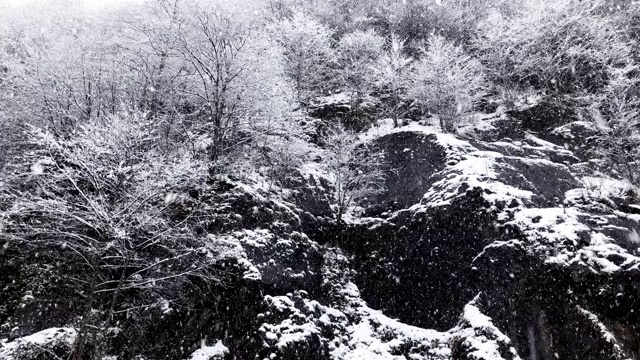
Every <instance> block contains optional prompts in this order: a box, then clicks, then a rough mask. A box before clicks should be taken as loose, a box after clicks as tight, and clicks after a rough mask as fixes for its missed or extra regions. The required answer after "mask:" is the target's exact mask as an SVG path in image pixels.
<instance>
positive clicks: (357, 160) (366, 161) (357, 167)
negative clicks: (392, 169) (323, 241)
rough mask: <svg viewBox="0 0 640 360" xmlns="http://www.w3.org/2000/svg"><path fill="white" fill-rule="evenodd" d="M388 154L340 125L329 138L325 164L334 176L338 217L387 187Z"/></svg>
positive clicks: (340, 221) (339, 218) (338, 219)
mask: <svg viewBox="0 0 640 360" xmlns="http://www.w3.org/2000/svg"><path fill="white" fill-rule="evenodd" d="M384 164H385V160H384V153H382V152H380V151H376V150H374V149H372V148H371V147H369V146H368V145H367V144H366V143H363V142H360V141H358V139H357V137H356V136H355V134H354V133H352V132H350V131H347V130H345V129H343V128H337V129H336V130H335V131H333V133H332V134H331V136H330V137H329V139H328V140H327V157H326V159H325V162H324V166H325V168H326V169H327V171H328V172H329V174H330V175H331V177H332V178H333V185H334V187H335V193H334V197H335V201H336V206H337V215H336V220H337V222H338V224H342V222H343V216H344V214H345V213H346V211H347V210H348V209H349V208H350V207H351V206H352V205H354V204H357V203H358V202H359V201H362V200H365V199H367V198H368V197H369V196H372V195H375V194H378V193H380V192H381V191H383V190H384V189H385V184H384V181H385V178H386V174H385V171H384V168H383V167H384Z"/></svg>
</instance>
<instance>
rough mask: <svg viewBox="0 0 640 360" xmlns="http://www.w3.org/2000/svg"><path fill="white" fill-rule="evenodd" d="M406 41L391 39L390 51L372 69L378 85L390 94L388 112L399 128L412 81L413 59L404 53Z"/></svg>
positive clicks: (395, 37) (396, 38) (394, 37)
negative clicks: (405, 94)
mask: <svg viewBox="0 0 640 360" xmlns="http://www.w3.org/2000/svg"><path fill="white" fill-rule="evenodd" d="M403 45H404V41H401V40H400V39H399V38H398V37H397V36H393V37H392V38H391V44H390V46H389V49H388V50H387V51H386V52H385V53H384V54H383V55H382V56H381V57H380V59H379V60H378V62H377V63H375V64H374V65H373V67H372V69H373V70H374V76H375V78H376V82H377V85H378V86H379V87H380V88H382V89H383V90H387V91H388V92H389V93H390V94H389V95H390V102H391V105H390V106H389V108H388V112H389V114H390V115H391V118H392V119H393V125H394V126H395V127H398V118H399V117H400V115H401V105H402V100H403V99H402V97H403V95H404V92H405V91H406V87H407V85H408V84H409V79H410V71H411V68H410V65H411V63H412V59H411V58H410V57H407V56H405V55H404V54H403V53H402V50H403Z"/></svg>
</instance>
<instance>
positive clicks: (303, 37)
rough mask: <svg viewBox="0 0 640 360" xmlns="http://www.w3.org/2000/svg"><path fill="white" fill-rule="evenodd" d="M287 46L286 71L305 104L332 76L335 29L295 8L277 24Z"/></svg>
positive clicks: (277, 34)
mask: <svg viewBox="0 0 640 360" xmlns="http://www.w3.org/2000/svg"><path fill="white" fill-rule="evenodd" d="M275 32H276V37H277V40H278V42H279V43H280V44H281V45H282V47H283V48H284V57H285V64H286V73H287V75H288V76H289V78H291V79H292V80H293V83H294V85H295V90H296V95H297V98H298V101H299V102H301V103H303V104H305V103H307V102H308V100H309V98H310V97H313V96H314V95H319V94H321V93H322V90H323V89H326V88H327V82H329V81H330V80H331V73H332V63H333V62H334V56H335V55H334V52H333V49H332V47H331V37H332V35H333V34H332V31H331V30H330V29H328V28H327V27H326V26H324V25H322V24H320V23H319V22H318V21H316V20H315V19H313V18H312V17H310V16H308V15H305V14H303V13H302V12H295V13H294V14H293V16H292V17H291V18H289V19H286V20H283V21H280V22H279V23H278V24H277V25H276V27H275Z"/></svg>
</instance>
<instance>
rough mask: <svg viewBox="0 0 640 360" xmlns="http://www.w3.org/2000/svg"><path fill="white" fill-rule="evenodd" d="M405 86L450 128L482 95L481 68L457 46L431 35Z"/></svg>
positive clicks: (423, 110)
mask: <svg viewBox="0 0 640 360" xmlns="http://www.w3.org/2000/svg"><path fill="white" fill-rule="evenodd" d="M415 67H416V69H415V72H414V74H413V78H412V79H411V80H412V81H411V85H410V87H409V89H408V96H409V97H410V98H412V99H414V100H415V102H416V103H417V105H418V106H420V108H421V110H422V113H424V112H425V111H427V110H428V111H430V112H432V113H434V114H436V115H437V116H438V117H439V119H440V126H441V127H442V129H443V130H444V131H453V130H454V129H455V125H456V122H457V121H459V120H460V119H461V118H462V117H463V116H464V115H466V114H467V113H469V112H470V111H471V110H472V109H473V106H474V104H475V103H476V102H477V101H478V100H479V99H480V98H481V97H482V96H484V95H485V89H486V87H487V84H486V82H485V77H484V74H483V67H482V65H481V64H480V62H478V61H477V60H476V59H474V58H472V57H471V56H469V55H468V54H467V53H466V52H465V50H464V49H463V48H462V46H460V45H456V44H455V43H453V42H451V41H448V40H446V39H445V38H444V37H441V36H434V37H432V38H431V39H430V40H429V42H428V44H427V48H426V49H424V50H423V57H422V59H421V60H420V61H419V62H418V63H417V64H416V65H415Z"/></svg>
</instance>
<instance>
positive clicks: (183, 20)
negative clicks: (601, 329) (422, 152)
mask: <svg viewBox="0 0 640 360" xmlns="http://www.w3.org/2000/svg"><path fill="white" fill-rule="evenodd" d="M639 66H640V3H638V2H636V1H625V0H581V1H578V0H561V1H558V0H402V1H401V0H323V1H319V0H270V1H262V0H238V1H225V0H210V1H209V0H198V1H192V0H146V1H144V2H143V3H137V2H131V3H125V5H122V6H113V7H109V8H100V9H98V10H96V8H94V7H86V6H85V5H83V3H82V2H74V1H73V0H65V1H52V2H45V1H43V2H37V1H36V2H34V3H33V4H32V5H31V6H28V7H19V6H13V5H10V4H2V2H0V259H1V260H0V261H8V262H12V261H14V262H20V261H27V260H29V259H33V258H36V257H39V258H41V259H42V260H40V261H39V262H37V263H34V264H33V269H32V270H33V271H34V274H36V273H37V274H38V275H35V276H36V280H37V281H35V283H36V285H34V289H35V288H37V286H38V281H41V282H42V283H45V282H46V283H50V282H54V283H56V282H57V283H59V284H60V285H59V286H58V287H57V289H58V290H57V291H59V292H60V295H61V296H64V297H67V298H68V299H72V300H69V304H68V306H69V307H70V308H75V309H80V310H78V311H79V312H80V314H81V316H79V317H78V318H77V323H76V324H75V325H74V326H76V328H77V329H78V337H77V339H76V340H75V343H74V346H73V351H72V353H71V355H70V356H71V358H73V359H84V358H89V357H91V358H93V359H100V358H101V357H100V356H103V355H105V354H106V352H107V347H108V346H111V345H109V344H110V343H109V344H107V343H108V342H107V341H106V340H105V339H110V337H113V336H115V335H114V334H113V333H112V332H114V331H117V328H118V327H119V328H121V329H123V328H126V329H128V330H127V332H128V334H129V335H128V336H131V338H132V339H136V336H138V335H135V334H138V333H140V334H142V333H143V332H144V331H148V329H146V328H144V327H145V326H148V324H145V323H144V321H143V319H145V316H146V315H145V314H147V313H148V312H149V311H150V310H149V309H161V308H162V306H163V304H165V303H166V302H171V304H172V306H174V307H176V308H183V309H189V308H194V307H197V306H198V305H197V304H198V303H199V302H201V301H203V300H202V298H204V297H206V295H205V294H206V293H207V291H211V290H210V289H215V288H224V287H225V286H227V285H229V284H230V283H231V282H233V279H234V278H235V277H237V276H238V274H235V273H233V270H231V269H232V268H231V267H228V268H225V267H224V266H222V267H221V266H220V257H219V253H220V251H219V249H214V248H212V247H211V245H210V243H209V242H208V239H209V237H207V234H206V232H207V231H204V230H203V229H204V228H207V226H208V225H211V224H208V223H207V221H208V220H207V216H208V213H210V212H211V211H214V209H215V208H216V206H218V204H216V203H215V202H212V201H210V199H211V197H210V196H209V195H208V194H210V193H214V192H217V191H221V190H220V186H221V185H220V184H223V183H224V181H226V180H232V181H247V182H250V181H263V182H264V183H265V184H267V185H266V187H267V190H268V192H270V193H272V194H274V195H273V196H274V197H277V196H279V195H278V194H282V193H283V192H286V189H285V188H286V184H287V179H288V176H289V174H290V173H291V172H293V171H295V170H296V169H297V168H299V167H300V166H301V165H302V164H303V163H304V162H308V161H315V162H317V164H318V166H319V168H320V169H322V170H323V171H326V173H327V174H329V175H330V178H331V179H332V181H333V198H332V199H331V201H332V208H333V210H334V219H333V221H334V222H335V224H336V230H335V231H340V229H341V228H342V224H343V223H344V222H345V220H344V217H345V216H346V213H347V212H348V211H349V209H350V208H352V207H353V206H356V205H358V204H360V203H363V202H366V200H367V199H368V197H371V196H373V195H375V194H376V193H377V192H379V191H381V189H382V188H383V187H384V185H383V181H384V177H385V176H386V173H385V172H384V171H383V170H382V166H383V165H384V162H385V159H384V157H383V156H382V154H380V153H378V152H377V151H376V150H374V149H370V148H369V147H368V146H367V145H366V144H364V143H362V142H360V141H359V139H360V137H359V136H360V134H361V133H362V132H363V131H366V130H367V129H371V128H375V127H376V126H378V121H379V120H381V119H391V121H392V122H393V126H395V127H403V126H406V125H408V124H410V123H414V122H419V123H421V124H428V125H430V126H433V127H435V128H438V129H439V131H441V132H446V133H451V134H456V133H457V132H458V128H459V127H460V126H463V125H464V126H469V125H471V126H473V124H474V121H475V119H476V116H477V114H482V113H491V112H492V111H494V110H495V109H496V108H497V107H502V108H504V109H506V111H515V110H517V109H518V107H519V106H521V104H522V103H523V102H526V101H528V100H527V99H536V101H537V103H539V104H543V106H541V107H539V108H537V110H536V113H535V114H534V115H535V116H533V118H534V119H535V121H533V120H532V121H531V123H530V124H528V125H527V126H530V128H529V130H531V131H533V132H537V133H540V132H544V131H547V130H548V129H550V128H552V127H555V126H559V125H562V124H563V123H566V122H569V121H576V120H582V121H586V122H591V123H593V124H595V126H596V127H597V128H598V129H599V130H600V131H601V133H602V136H600V137H599V138H598V139H597V141H596V143H594V144H593V146H592V147H591V148H590V149H589V151H590V153H589V156H590V157H591V158H592V159H594V161H595V165H594V166H597V167H598V168H599V169H601V170H602V171H604V172H606V173H608V174H611V176H613V177H615V178H618V179H623V180H626V181H629V182H630V183H631V184H634V185H636V186H640V122H639V121H640V117H639V111H640V104H639V103H638V102H639V101H640V100H639V99H640V98H639V95H640V82H639V79H640V78H639V76H640V73H639V71H640V69H639ZM332 99H333V100H332ZM335 99H339V100H340V101H341V105H340V107H336V108H332V107H331V104H330V102H331V101H334V100H335ZM322 109H325V110H326V109H329V110H328V111H330V113H329V115H326V114H324V115H323V116H313V115H314V113H315V112H318V111H320V110H322ZM336 109H338V110H339V111H338V110H336ZM314 149H321V150H322V151H323V152H322V156H317V151H315V150H314ZM349 216H355V215H349ZM1 256H5V259H2V258H1ZM6 256H9V257H8V258H6ZM2 276H3V275H0V277H2ZM38 279H39V280H38ZM29 291H35V290H29ZM23 295H24V296H29V293H27V294H23ZM0 299H2V295H0ZM9 306H14V305H10V302H9V301H7V300H6V299H5V302H4V303H3V301H0V320H1V321H0V322H2V323H4V321H5V320H6V318H3V316H5V315H6V313H7V311H8V310H7V309H8V307H9ZM42 311H47V310H46V309H42ZM125 315H126V316H125ZM35 316H37V315H35ZM12 331H13V330H12V329H11V328H6V329H5V328H0V334H4V335H3V336H6V337H10V336H13V335H11V334H12ZM136 331H137V332H138V333H136ZM132 334H133V335H132ZM23 335H24V334H23ZM140 336H142V335H140ZM190 345H191V344H189V346H190ZM130 346H132V347H133V345H131V344H130ZM140 346H143V345H140ZM44 356H45V357H44V358H47V357H46V355H44ZM51 358H53V357H51Z"/></svg>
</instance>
